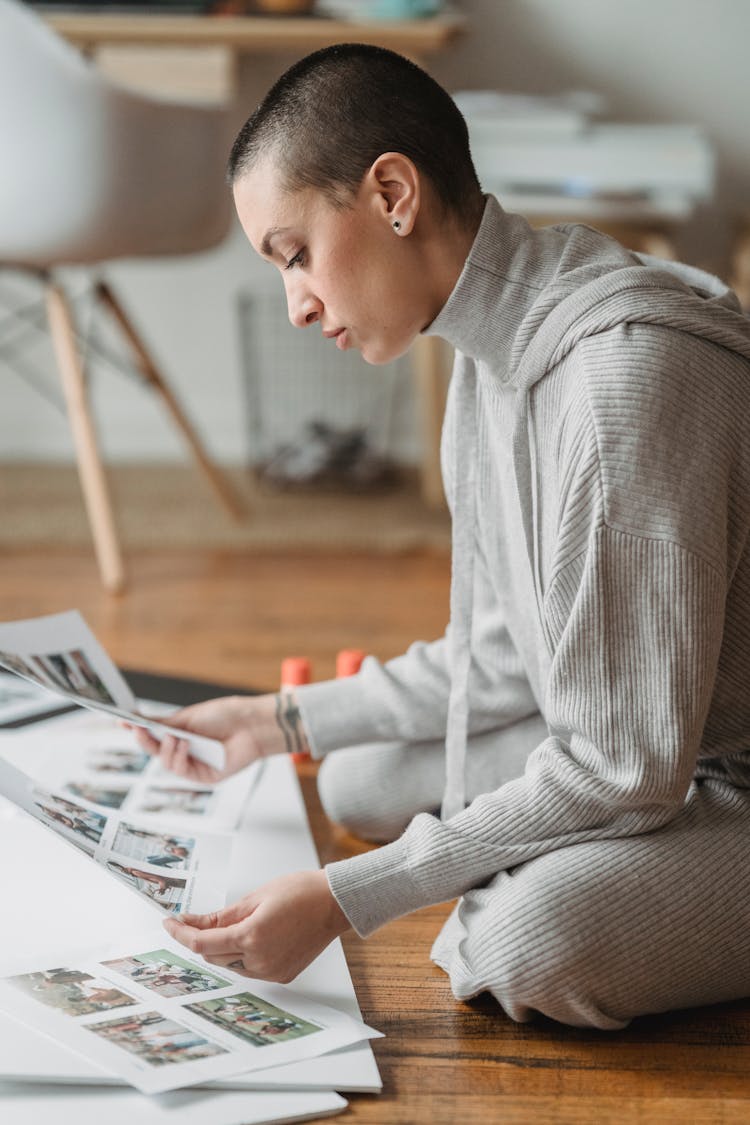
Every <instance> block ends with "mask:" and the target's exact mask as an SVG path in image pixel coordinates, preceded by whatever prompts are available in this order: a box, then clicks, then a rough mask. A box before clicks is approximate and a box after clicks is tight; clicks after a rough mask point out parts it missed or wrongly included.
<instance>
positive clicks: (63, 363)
mask: <svg viewBox="0 0 750 1125" xmlns="http://www.w3.org/2000/svg"><path fill="white" fill-rule="evenodd" d="M46 297H47V318H48V320H49V326H50V333H51V336H52V343H53V346H54V350H55V356H56V359H57V365H58V367H59V369H60V378H61V380H62V386H63V392H64V395H65V403H66V406H67V410H68V419H69V421H70V428H71V431H72V434H73V443H74V445H75V451H76V460H77V463H78V474H79V476H80V479H81V488H82V490H83V497H84V501H85V503H86V510H87V512H88V517H89V524H90V526H91V533H92V535H93V539H94V549H95V551H96V558H97V562H98V564H99V572H100V574H101V577H102V582H103V584H104V586H105V588H106V589H107V590H109V591H111V592H112V593H118V592H119V591H120V590H122V588H123V586H124V585H125V567H124V565H123V561H122V554H121V551H120V544H119V541H118V538H117V530H116V528H115V521H114V516H113V513H112V503H111V500H110V496H109V489H108V487H107V480H106V477H105V475H104V466H103V465H102V460H101V457H100V455H99V448H98V445H97V441H96V431H95V429H94V422H93V418H92V416H91V411H90V409H89V402H88V395H87V391H86V382H85V379H84V374H83V368H82V365H81V357H80V354H79V352H78V347H77V344H76V335H75V325H74V322H73V314H72V312H71V309H70V305H69V303H68V300H67V297H66V296H65V293H64V291H63V290H62V288H61V287H60V286H59V285H57V284H55V283H50V284H49V285H48V286H47V294H46Z"/></svg>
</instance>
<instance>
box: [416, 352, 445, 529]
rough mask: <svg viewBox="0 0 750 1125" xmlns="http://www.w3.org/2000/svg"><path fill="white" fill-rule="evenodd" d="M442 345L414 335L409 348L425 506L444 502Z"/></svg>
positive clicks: (443, 357) (435, 505)
mask: <svg viewBox="0 0 750 1125" xmlns="http://www.w3.org/2000/svg"><path fill="white" fill-rule="evenodd" d="M444 349H445V345H444V343H443V341H442V340H441V339H439V338H438V337H437V336H417V338H416V340H415V341H414V344H413V345H412V350H411V360H412V369H413V373H414V380H415V387H416V392H417V407H418V410H419V415H420V422H421V429H422V464H421V487H422V499H423V500H424V502H425V504H427V506H428V507H429V508H442V507H444V506H445V495H444V492H443V478H442V474H441V472H440V434H441V431H442V426H443V415H444V413H445V397H446V390H447V379H446V371H445V351H444Z"/></svg>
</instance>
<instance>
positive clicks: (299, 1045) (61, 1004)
mask: <svg viewBox="0 0 750 1125" xmlns="http://www.w3.org/2000/svg"><path fill="white" fill-rule="evenodd" d="M157 943H158V944H157ZM0 1007H2V1009H3V1010H4V1011H5V1012H7V1013H8V1014H9V1015H10V1016H12V1017H13V1018H15V1019H18V1020H20V1021H21V1022H22V1023H27V1024H30V1025H32V1026H33V1027H35V1028H36V1029H38V1030H39V1031H41V1032H43V1033H44V1034H45V1035H49V1036H51V1037H52V1038H54V1039H58V1040H60V1041H61V1042H64V1043H65V1045H66V1047H69V1048H70V1049H71V1050H74V1051H77V1052H78V1053H79V1054H81V1055H84V1056H85V1057H86V1058H88V1059H90V1060H91V1062H93V1063H95V1064H96V1065H98V1066H101V1067H102V1068H103V1069H104V1070H106V1071H108V1072H109V1073H113V1074H117V1075H118V1076H119V1077H121V1078H122V1079H123V1080H124V1081H126V1082H129V1083H131V1084H132V1085H133V1086H135V1087H137V1088H138V1089H139V1090H141V1091H142V1092H143V1093H146V1094H158V1093H163V1092H165V1091H167V1090H174V1089H178V1088H180V1087H183V1086H190V1085H194V1084H196V1083H203V1082H207V1081H211V1080H212V1079H218V1078H226V1077H228V1076H230V1075H232V1074H239V1073H243V1072H246V1071H251V1070H258V1069H260V1068H263V1067H269V1066H276V1065H280V1064H282V1063H289V1062H293V1061H297V1060H301V1059H306V1058H314V1057H316V1056H317V1055H321V1054H325V1053H327V1052H328V1051H333V1050H336V1049H338V1048H340V1047H345V1046H348V1045H350V1044H352V1043H357V1042H360V1041H361V1040H363V1039H371V1038H375V1037H377V1036H379V1034H380V1033H379V1032H377V1031H375V1030H373V1029H372V1028H370V1027H367V1025H366V1024H364V1023H362V1021H361V1020H357V1019H354V1018H352V1017H350V1016H347V1015H344V1014H342V1013H341V1012H338V1011H336V1010H335V1009H333V1008H328V1007H326V1006H325V1005H322V1004H317V1003H314V1002H313V1001H310V1000H308V999H307V998H306V997H304V996H303V995H301V994H298V993H295V992H294V991H293V990H291V989H289V988H286V987H285V986H282V985H269V984H265V983H262V982H260V981H250V980H248V978H247V977H244V976H242V975H240V974H239V973H235V972H233V971H232V970H231V969H224V968H222V969H214V968H213V967H212V966H209V965H207V964H205V963H204V962H203V961H201V960H200V959H199V958H196V959H191V958H190V956H189V955H188V956H185V950H184V949H183V948H182V946H179V945H177V944H176V943H174V942H172V941H171V939H169V938H168V937H167V936H166V935H163V936H159V937H157V938H156V939H154V937H153V935H146V936H145V937H144V936H141V937H137V938H131V939H130V940H129V941H128V942H127V943H123V944H122V945H120V946H118V947H116V948H113V949H109V950H103V951H98V952H97V953H95V954H93V955H91V956H87V957H85V958H84V957H82V956H81V955H80V953H79V954H77V955H75V956H73V957H69V958H65V959H64V960H62V961H61V962H60V963H58V964H57V965H53V966H52V967H43V968H39V967H38V966H31V967H28V968H27V969H26V970H25V971H21V972H18V971H16V972H13V973H12V974H11V975H7V976H5V977H3V978H2V979H0Z"/></svg>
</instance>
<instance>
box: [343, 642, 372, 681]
mask: <svg viewBox="0 0 750 1125" xmlns="http://www.w3.org/2000/svg"><path fill="white" fill-rule="evenodd" d="M366 655H367V653H366V652H363V651H362V649H361V648H342V650H341V652H340V653H339V654H338V656H337V657H336V676H337V677H341V676H356V674H357V672H358V671H359V670H360V668H361V666H362V661H363V660H364V658H365V656H366Z"/></svg>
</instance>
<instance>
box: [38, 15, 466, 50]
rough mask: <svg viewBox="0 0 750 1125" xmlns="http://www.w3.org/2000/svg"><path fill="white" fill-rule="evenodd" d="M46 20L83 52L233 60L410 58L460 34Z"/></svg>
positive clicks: (154, 18) (263, 23)
mask: <svg viewBox="0 0 750 1125" xmlns="http://www.w3.org/2000/svg"><path fill="white" fill-rule="evenodd" d="M45 19H46V20H47V22H48V23H49V24H50V25H51V26H52V27H53V28H54V29H55V31H57V32H59V34H60V35H62V36H63V37H64V38H65V39H67V40H68V41H69V42H71V43H74V44H75V45H76V46H77V47H81V48H82V49H83V50H85V51H95V50H96V49H97V48H99V47H102V46H112V45H114V44H123V45H125V44H127V45H130V46H132V45H138V46H150V47H156V46H170V47H190V46H193V47H225V48H227V49H229V50H231V51H233V52H235V53H236V54H257V53H258V52H274V51H275V52H279V51H302V52H304V53H305V54H307V52H309V51H314V50H316V49H317V48H319V47H327V46H329V45H330V44H332V43H351V42H357V43H372V44H374V45H375V46H378V47H390V48H391V50H393V51H400V52H401V53H402V54H405V55H409V56H410V57H417V58H421V57H423V56H424V55H429V54H432V53H433V52H435V51H441V50H443V49H444V48H445V47H447V46H448V44H449V43H451V42H452V41H453V40H454V39H455V38H456V37H457V36H458V35H459V34H460V33H461V32H462V31H463V29H464V26H465V20H464V19H463V17H462V16H460V15H437V16H432V17H430V18H426V19H420V20H394V21H372V22H369V23H355V22H349V21H346V20H334V19H324V18H317V17H314V16H300V17H283V18H282V17H273V16H210V15H207V16H201V15H170V14H168V13H165V14H158V15H157V14H151V15H148V14H146V15H141V14H139V13H114V12H66V11H61V12H46V13H45Z"/></svg>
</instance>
